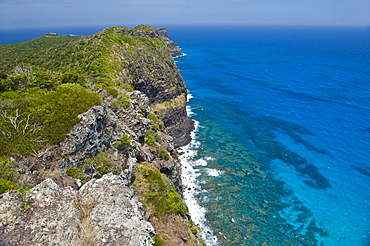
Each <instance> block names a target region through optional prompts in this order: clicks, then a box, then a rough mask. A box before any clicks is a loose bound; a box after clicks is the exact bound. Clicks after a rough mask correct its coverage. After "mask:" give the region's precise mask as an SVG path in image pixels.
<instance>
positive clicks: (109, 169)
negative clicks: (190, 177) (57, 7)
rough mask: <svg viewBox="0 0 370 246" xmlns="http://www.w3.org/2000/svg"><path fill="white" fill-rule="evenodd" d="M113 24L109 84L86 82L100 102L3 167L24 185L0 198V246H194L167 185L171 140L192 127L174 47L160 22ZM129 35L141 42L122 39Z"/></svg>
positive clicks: (181, 139)
mask: <svg viewBox="0 0 370 246" xmlns="http://www.w3.org/2000/svg"><path fill="white" fill-rule="evenodd" d="M114 30H115V33H116V34H117V35H123V36H119V37H118V38H119V39H122V40H126V41H127V42H118V43H119V45H118V43H117V44H115V45H113V47H112V50H111V59H112V63H114V64H113V65H112V66H113V67H114V69H115V70H114V71H115V72H117V71H118V72H117V73H116V75H115V76H116V77H114V76H113V75H112V74H115V73H114V72H111V74H110V77H109V78H110V79H112V81H113V80H115V82H114V83H113V82H112V83H109V84H110V85H109V87H107V88H106V87H104V86H102V87H100V89H97V88H98V87H97V88H95V92H96V93H97V94H99V95H100V96H101V98H102V104H101V105H99V106H93V107H91V108H90V109H89V110H88V111H86V112H84V113H82V114H80V115H79V119H80V122H79V123H77V124H75V125H74V126H73V127H72V129H71V130H70V132H69V133H68V134H67V137H66V139H64V140H63V141H62V142H60V143H58V144H56V145H47V146H44V147H43V148H42V149H40V150H38V151H35V153H33V154H31V155H28V156H25V157H23V158H18V159H17V160H15V161H14V163H13V164H12V165H13V166H14V167H15V168H16V170H17V172H18V174H19V175H20V178H19V182H20V183H22V182H23V183H24V184H28V185H33V186H34V188H32V189H31V191H30V192H29V193H27V194H20V193H19V192H15V191H10V192H8V193H5V194H2V195H0V245H135V246H136V245H153V244H161V245H174V244H175V245H203V241H202V239H201V236H200V231H199V228H197V227H196V226H195V225H194V224H193V222H192V221H191V220H190V218H189V216H188V215H186V209H184V206H183V205H180V204H182V203H179V201H181V198H180V196H178V194H177V193H176V192H174V189H175V190H176V191H177V192H178V193H179V194H181V192H182V183H181V178H180V175H181V167H180V161H179V159H178V158H177V152H176V147H178V146H181V145H185V144H187V143H188V142H190V134H189V133H190V132H191V130H192V129H193V122H192V121H191V120H189V119H188V117H187V114H186V96H187V92H186V87H185V84H184V81H183V79H182V77H181V75H180V74H179V72H178V70H177V67H176V65H175V63H174V61H173V58H172V56H177V55H180V54H181V52H180V49H179V48H178V47H177V46H176V45H175V44H174V43H173V42H172V41H171V40H169V39H168V37H167V31H166V30H165V29H156V30H152V29H151V28H150V27H148V26H146V27H140V28H138V29H135V30H130V29H127V28H115V29H114ZM104 35H105V34H101V35H100V36H101V38H103V37H104ZM107 36H109V35H107ZM114 37H115V36H114ZM132 37H135V39H132V40H136V41H137V40H141V41H140V42H138V43H139V44H140V45H141V46H140V45H135V46H129V45H128V44H129V43H133V42H134V41H132V40H131V39H130V38H132ZM116 38H117V37H116ZM136 38H138V39H136ZM130 40H131V41H130ZM98 43H99V42H98ZM108 43H109V42H108ZM118 68H119V69H118ZM108 70H109V69H108ZM111 77H112V78H111ZM113 77H114V78H113ZM117 80H118V81H119V82H117ZM124 83H128V84H130V85H132V87H134V88H135V89H136V90H135V91H131V90H129V89H127V88H126V89H124V88H125V87H123V86H120V85H122V84H124ZM139 164H140V165H139ZM138 167H139V168H138ZM138 169H140V170H141V171H140V172H139V171H137V170H138ZM153 170H156V171H153ZM158 170H159V171H160V172H161V173H159V172H158ZM164 174H165V176H167V177H168V178H169V180H171V181H169V180H168V178H167V177H165V176H164ZM151 175H152V176H151ZM138 176H139V179H140V182H138V181H137V179H136V178H137V177H138ZM135 180H136V182H135ZM153 180H155V182H154V181H153ZM156 182H160V183H163V184H165V185H163V187H162V190H158V189H157V183H156ZM173 184H175V185H173ZM166 189H167V190H166ZM153 194H157V195H159V196H160V197H161V199H162V200H161V201H162V202H163V204H161V203H158V201H156V200H155V199H154V200H153V198H152V197H153ZM153 201H154V202H153ZM166 206H167V207H166ZM158 207H159V208H163V209H164V211H167V212H168V214H167V212H166V214H163V213H160V212H158V211H157V210H158ZM144 208H145V209H144ZM178 208H181V209H180V211H177V210H178ZM144 211H146V212H145V213H144Z"/></svg>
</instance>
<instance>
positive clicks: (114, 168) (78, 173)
mask: <svg viewBox="0 0 370 246" xmlns="http://www.w3.org/2000/svg"><path fill="white" fill-rule="evenodd" d="M121 171H122V167H121V166H120V165H118V164H117V163H116V162H114V161H113V160H112V159H110V158H109V156H108V154H107V153H104V152H99V153H98V154H97V155H96V156H92V157H90V158H88V159H86V160H85V161H84V162H83V164H82V165H81V166H80V167H67V174H68V175H69V176H71V177H72V178H75V179H79V180H81V183H82V184H84V183H86V182H87V181H89V180H90V179H92V178H97V179H98V178H101V177H102V176H103V175H104V174H107V173H113V174H115V175H119V174H120V173H121Z"/></svg>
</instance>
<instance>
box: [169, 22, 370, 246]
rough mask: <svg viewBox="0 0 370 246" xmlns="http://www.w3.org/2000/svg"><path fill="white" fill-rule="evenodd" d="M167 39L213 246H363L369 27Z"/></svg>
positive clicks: (236, 30) (193, 31) (226, 31)
mask: <svg viewBox="0 0 370 246" xmlns="http://www.w3.org/2000/svg"><path fill="white" fill-rule="evenodd" d="M169 33H170V36H171V38H172V39H174V40H175V41H176V42H177V44H178V45H179V46H180V47H182V49H183V52H184V53H186V54H187V55H186V56H184V57H180V58H177V65H178V67H179V69H180V70H181V74H182V75H183V77H184V79H185V82H186V84H187V87H188V90H189V92H190V94H191V95H192V96H193V98H192V99H191V100H190V101H189V106H190V107H191V109H192V112H193V113H194V114H193V115H192V118H193V119H194V120H196V121H198V122H199V125H200V127H199V128H198V130H197V133H196V135H197V136H196V142H195V143H196V144H195V145H194V146H193V147H192V148H193V149H194V150H196V152H194V155H193V156H191V157H189V158H188V162H190V163H191V164H192V165H193V168H194V170H195V174H196V175H197V177H196V182H197V185H198V187H199V188H200V190H201V192H199V191H198V192H197V191H194V192H193V195H195V197H196V199H197V200H198V203H199V205H201V206H203V207H204V208H205V209H206V210H207V212H206V213H205V218H206V219H207V222H205V224H206V225H207V226H208V228H210V229H211V230H212V232H213V235H212V236H217V237H218V244H220V245H262V243H264V242H266V243H268V244H272V245H320V244H323V245H332V246H337V245H351V246H360V245H361V246H364V245H370V192H369V189H368V187H369V184H370V162H369V159H370V142H369V140H370V32H369V29H366V28H360V27H359V28H354V27H352V28H339V27H336V28H334V27H331V28H329V27H326V28H325V27H321V28H318V27H261V26H260V27H213V28H211V27H207V28H194V27H193V28H184V29H174V30H171V29H170V32H169ZM193 144H194V143H193ZM231 220H233V221H231ZM209 244H216V243H212V240H209Z"/></svg>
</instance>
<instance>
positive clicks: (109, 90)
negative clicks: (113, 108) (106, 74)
mask: <svg viewBox="0 0 370 246" xmlns="http://www.w3.org/2000/svg"><path fill="white" fill-rule="evenodd" d="M104 90H106V92H108V93H109V94H110V95H112V96H118V91H117V90H116V89H114V88H113V87H106V88H105V89H104Z"/></svg>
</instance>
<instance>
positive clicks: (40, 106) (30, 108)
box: [0, 84, 101, 155]
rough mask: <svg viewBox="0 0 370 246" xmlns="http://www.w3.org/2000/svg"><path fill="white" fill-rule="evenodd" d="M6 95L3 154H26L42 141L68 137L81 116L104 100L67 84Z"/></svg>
mask: <svg viewBox="0 0 370 246" xmlns="http://www.w3.org/2000/svg"><path fill="white" fill-rule="evenodd" d="M4 94H6V95H5V96H4ZM31 97H32V98H31ZM5 98H7V99H6V100H5V101H3V102H2V104H0V109H1V111H0V119H1V120H0V129H1V131H0V142H1V143H3V146H4V147H3V148H1V149H0V155H10V154H11V153H12V152H16V153H19V154H21V155H26V154H29V153H31V152H32V151H36V150H38V149H39V148H40V146H41V145H42V144H56V143H58V142H60V141H62V140H64V139H65V137H66V134H67V133H68V132H69V131H70V129H71V127H72V126H73V125H74V124H76V123H78V122H79V121H80V119H79V118H78V115H79V114H81V113H83V112H85V111H87V110H88V109H89V108H90V107H91V106H93V105H99V104H100V103H101V100H100V98H99V97H98V96H97V95H96V94H95V93H92V92H88V91H87V90H85V89H84V88H83V87H82V86H80V85H78V84H63V85H60V86H58V87H56V90H55V91H45V90H40V89H37V90H29V91H25V92H22V93H20V92H15V91H9V92H5V93H2V99H5Z"/></svg>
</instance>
